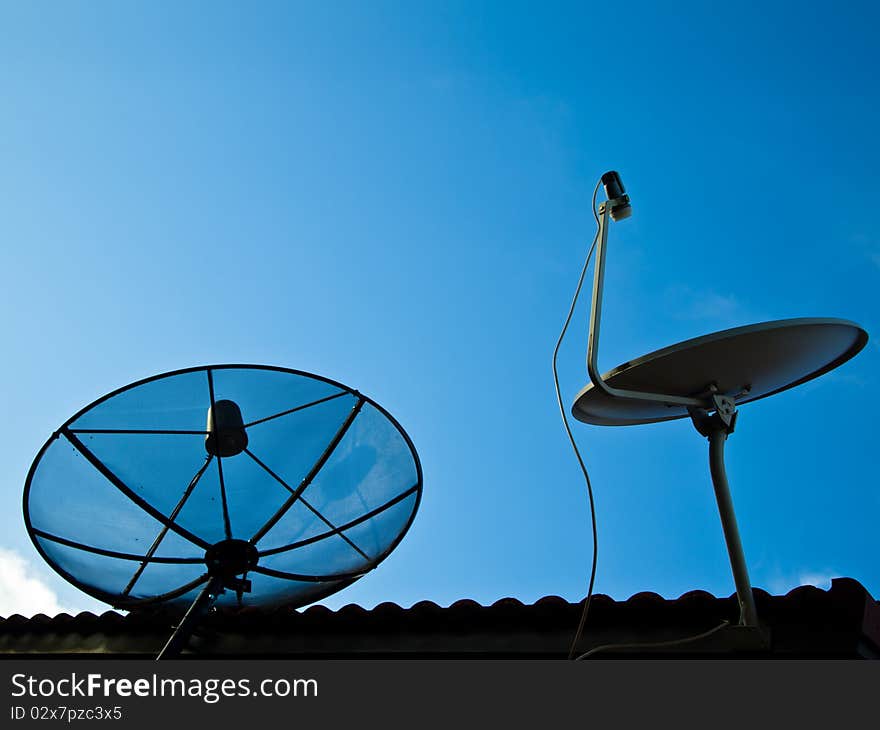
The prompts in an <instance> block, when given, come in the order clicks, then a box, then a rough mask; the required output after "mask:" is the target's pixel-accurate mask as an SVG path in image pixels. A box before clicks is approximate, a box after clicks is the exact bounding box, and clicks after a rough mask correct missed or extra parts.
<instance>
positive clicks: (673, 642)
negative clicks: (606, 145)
mask: <svg viewBox="0 0 880 730" xmlns="http://www.w3.org/2000/svg"><path fill="white" fill-rule="evenodd" d="M601 184H602V180H601V179H600V180H599V182H597V183H596V188H595V189H594V190H593V200H592V210H593V218H595V219H596V235H595V236H594V237H593V243H592V244H591V245H590V249H589V251H587V257H586V260H585V261H584V266H583V268H582V269H581V275H580V278H578V283H577V288H576V289H575V291H574V297H573V298H572V300H571V307H569V310H568V316H567V317H566V318H565V324H564V325H563V326H562V332H561V333H560V334H559V339H558V340H557V341H556V347H555V348H554V350H553V384H554V386H555V388H556V402H557V403H558V405H559V413H560V415H561V416H562V423H563V425H564V426H565V433H566V434H568V440H569V443H571V448H572V450H573V451H574V455H575V456H576V457H577V461H578V464H579V465H580V468H581V472H582V473H583V475H584V481H585V482H586V485H587V494H588V495H589V498H590V522H591V524H592V530H593V561H592V565H591V567H590V583H589V586H588V588H587V595H586V598H585V599H584V609H583V611H582V612H581V618H580V622H579V623H578V627H577V631H576V632H575V635H574V639H573V640H572V642H571V648H570V649H569V652H568V658H569V659H574V660H575V661H581V660H583V659H588V658H590V657H591V656H594V655H595V654H598V653H599V652H605V651H612V650H620V649H659V648H664V647H672V646H680V645H682V644H688V643H691V642H694V641H699V640H700V639H704V638H707V637H709V636H712V635H713V634H715V633H717V632H719V631H721V630H722V629H724V628H726V627H727V626H729V625H730V622H729V621H722V622H721V623H720V624H719V625H718V626H715V627H714V628H712V629H709V630H708V631H704V632H702V633H700V634H696V635H694V636H687V637H684V638H681V639H673V640H671V641H659V642H653V643H633V644H602V645H601V646H597V647H594V648H592V649H590V650H589V651H587V652H584V653H583V654H581V655H579V656H578V657H575V651H576V649H577V645H578V643H579V642H580V640H581V636H582V635H583V632H584V626H585V624H586V622H587V615H588V614H589V611H590V603H591V602H592V600H593V586H594V584H595V581H596V564H597V559H598V553H599V540H598V533H597V530H596V504H595V500H594V498H593V484H592V482H591V480H590V474H589V472H588V471H587V467H586V465H585V464H584V460H583V458H582V457H581V453H580V450H579V449H578V446H577V443H576V442H575V440H574V436H573V435H572V432H571V427H570V426H569V424H568V416H567V415H566V412H565V406H564V405H563V403H562V393H561V392H560V389H559V373H558V370H557V366H556V362H557V359H558V356H559V348H560V346H561V345H562V341H563V339H565V334H566V332H567V331H568V326H569V324H570V323H571V318H572V316H573V315H574V310H575V307H576V306H577V300H578V297H579V296H580V293H581V289H582V288H583V284H584V278H585V277H586V274H587V269H588V268H589V265H590V260H591V259H592V257H593V251H595V249H596V243H597V242H598V240H599V214H598V213H597V212H596V196H597V195H598V194H599V186H600V185H601Z"/></svg>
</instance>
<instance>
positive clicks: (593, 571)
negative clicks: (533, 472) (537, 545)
mask: <svg viewBox="0 0 880 730" xmlns="http://www.w3.org/2000/svg"><path fill="white" fill-rule="evenodd" d="M601 184H602V180H601V179H600V180H599V182H597V183H596V189H595V190H593V203H592V209H593V217H594V218H595V219H596V235H595V236H594V237H593V243H592V245H591V246H590V250H589V251H588V252H587V258H586V260H585V261H584V267H583V269H581V276H580V278H579V279H578V283H577V288H576V289H575V292H574V297H573V298H572V300H571V307H570V308H569V310H568V316H567V317H566V318H565V324H564V325H563V326H562V332H561V333H560V334H559V339H558V340H557V341H556V347H555V349H554V350H553V384H554V386H555V387H556V402H557V403H558V404H559V413H560V414H561V415H562V423H563V425H564V426H565V432H566V433H567V434H568V440H569V442H570V443H571V448H572V449H573V450H574V455H575V456H576V457H577V460H578V464H580V467H581V471H582V472H583V475H584V480H585V481H586V483H587V494H588V495H589V498H590V522H591V523H592V526H593V563H592V567H591V568H590V585H589V587H588V589H587V596H586V598H585V599H584V610H583V613H582V614H581V620H580V623H579V624H578V628H577V632H575V635H574V640H573V641H572V642H571V649H569V652H568V658H569V659H571V658H572V657H574V652H575V649H576V648H577V644H578V642H579V641H580V639H581V634H582V633H583V631H584V624H586V622H587V613H588V612H589V610H590V602H591V601H592V599H593V584H594V583H595V581H596V559H597V556H598V552H599V539H598V536H597V532H596V504H595V501H594V500H593V485H592V483H591V482H590V474H589V472H588V471H587V467H586V465H585V464H584V460H583V459H582V458H581V452H580V451H579V450H578V447H577V444H576V443H575V440H574V436H573V435H572V433H571V428H570V427H569V425H568V417H567V416H566V415H565V406H564V405H563V404H562V393H561V392H560V390H559V373H558V371H557V369H556V360H557V358H558V356H559V347H560V346H561V345H562V340H563V339H564V338H565V333H566V332H567V331H568V325H569V324H570V322H571V318H572V315H573V314H574V310H575V306H576V305H577V300H578V297H579V296H580V293H581V288H582V287H583V284H584V277H585V276H586V273H587V268H588V267H589V265H590V259H591V258H592V257H593V251H594V250H595V249H596V242H597V241H598V240H599V215H598V214H597V213H596V196H597V195H598V194H599V186H600V185H601Z"/></svg>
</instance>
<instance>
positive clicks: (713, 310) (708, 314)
mask: <svg viewBox="0 0 880 730" xmlns="http://www.w3.org/2000/svg"><path fill="white" fill-rule="evenodd" d="M664 296H665V299H666V311H667V312H669V313H670V314H672V315H673V316H674V317H677V318H679V319H691V320H713V321H717V322H720V323H723V324H727V323H730V322H732V321H734V320H739V319H741V318H742V314H743V307H742V305H741V303H740V302H739V300H738V299H737V298H736V297H735V296H733V295H732V294H722V293H720V292H716V291H712V290H710V289H701V290H697V289H693V288H692V287H690V286H687V285H686V284H676V285H673V286H670V287H669V288H667V290H666V291H665V293H664Z"/></svg>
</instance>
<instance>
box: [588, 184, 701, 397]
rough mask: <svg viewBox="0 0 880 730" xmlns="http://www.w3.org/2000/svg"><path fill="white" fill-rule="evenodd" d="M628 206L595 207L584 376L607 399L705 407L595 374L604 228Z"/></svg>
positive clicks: (617, 201)
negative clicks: (617, 384)
mask: <svg viewBox="0 0 880 730" xmlns="http://www.w3.org/2000/svg"><path fill="white" fill-rule="evenodd" d="M627 204H629V200H628V198H627V196H623V197H620V198H614V199H612V200H606V201H605V202H603V203H601V204H600V205H599V233H598V236H597V238H598V243H597V245H596V265H595V271H594V274H593V297H592V302H591V306H590V332H589V336H588V338H587V373H588V374H589V376H590V381H591V382H592V383H593V385H594V386H595V387H596V388H597V389H598V390H600V391H602V392H603V393H605V395H607V396H609V397H611V398H627V399H629V400H641V401H651V402H654V403H665V404H667V405H669V406H685V407H686V408H706V407H707V406H708V405H709V403H708V402H707V401H706V400H704V399H701V398H696V397H690V396H681V395H671V394H669V393H652V392H649V391H642V390H626V389H624V388H615V387H613V386H611V385H608V383H606V382H605V381H604V380H603V379H602V375H601V374H600V373H599V366H598V365H597V360H598V358H599V322H600V320H601V318H602V292H603V290H604V287H605V250H606V248H607V246H608V226H609V218H610V216H611V213H612V211H613V210H614V209H615V208H617V207H618V206H622V205H627Z"/></svg>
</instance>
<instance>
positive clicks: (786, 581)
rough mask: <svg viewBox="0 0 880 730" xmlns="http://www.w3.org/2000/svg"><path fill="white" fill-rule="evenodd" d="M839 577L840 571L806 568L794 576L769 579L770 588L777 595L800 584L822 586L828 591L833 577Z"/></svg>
mask: <svg viewBox="0 0 880 730" xmlns="http://www.w3.org/2000/svg"><path fill="white" fill-rule="evenodd" d="M839 577H840V573H836V572H834V571H827V570H826V571H818V570H813V571H810V570H806V571H801V572H800V573H797V574H796V575H794V576H792V575H788V576H777V577H775V578H772V579H770V580H769V581H768V588H769V589H770V592H771V593H774V594H776V595H784V594H786V593H788V592H789V591H790V590H793V589H794V588H799V587H800V586H816V588H822V589H823V590H826V591H827V590H828V589H829V588H831V579H832V578H839Z"/></svg>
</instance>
